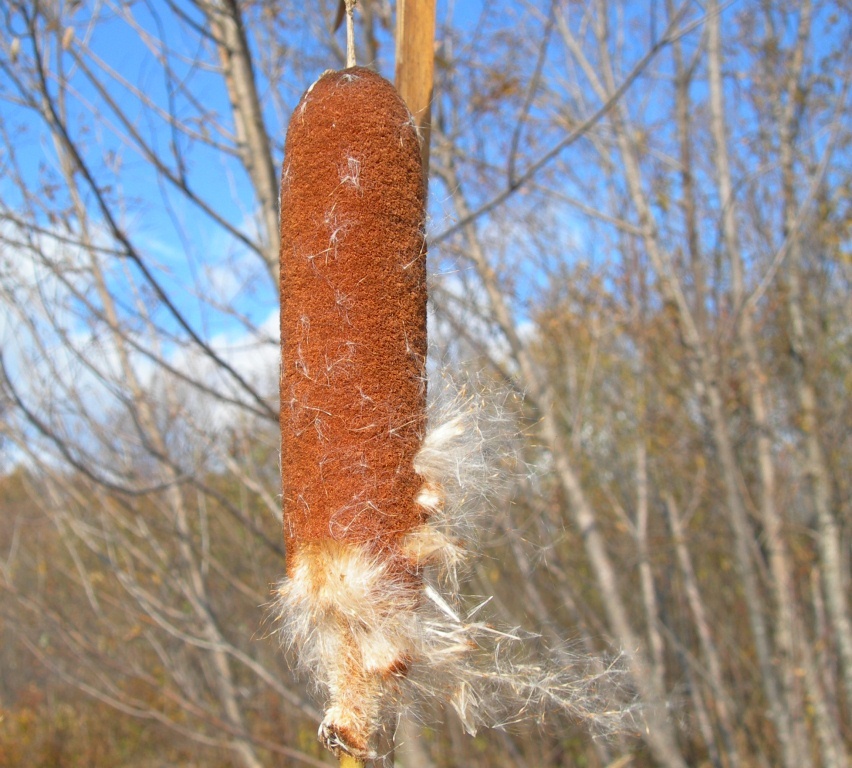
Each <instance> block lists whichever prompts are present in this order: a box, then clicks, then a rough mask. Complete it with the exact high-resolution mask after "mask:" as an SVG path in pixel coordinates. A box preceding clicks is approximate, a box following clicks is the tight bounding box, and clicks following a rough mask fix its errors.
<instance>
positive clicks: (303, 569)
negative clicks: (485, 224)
mask: <svg viewBox="0 0 852 768" xmlns="http://www.w3.org/2000/svg"><path fill="white" fill-rule="evenodd" d="M285 152H286V158H285V164H284V171H283V177H282V182H281V340H282V356H281V360H282V364H281V434H282V452H281V464H282V481H283V494H284V536H285V541H286V544H287V575H288V578H287V580H286V581H285V582H284V585H283V586H282V588H281V593H282V601H283V604H284V607H283V611H284V613H285V614H286V617H285V618H286V620H287V621H288V625H289V632H290V637H291V639H292V640H293V642H294V643H295V644H297V645H298V646H300V647H299V648H298V651H299V654H300V656H301V658H302V661H303V662H306V663H307V664H308V665H310V666H312V667H313V668H314V669H315V673H316V674H317V675H318V676H319V678H320V679H321V681H322V682H323V683H324V684H325V686H326V688H327V690H328V706H327V708H326V713H325V718H324V720H323V723H322V725H321V727H320V737H321V739H322V741H323V742H324V743H325V745H326V746H327V747H328V748H330V749H331V750H332V751H334V752H335V753H337V754H341V753H345V754H351V755H354V756H357V757H359V758H367V757H370V756H371V755H372V754H373V746H372V744H373V737H374V734H375V732H376V729H377V728H378V724H379V723H380V721H381V718H382V716H383V713H384V709H385V707H386V700H387V698H388V694H389V693H391V692H392V691H393V690H394V689H395V688H397V687H398V686H399V685H400V681H401V680H402V678H404V677H405V675H406V673H407V671H408V669H409V666H410V665H411V663H412V662H413V661H414V660H415V658H416V656H417V654H418V649H417V647H416V646H417V641H416V638H415V637H414V636H415V635H416V629H415V625H416V623H417V619H416V612H417V609H418V605H419V603H420V601H421V591H422V579H421V569H422V567H423V565H424V560H425V559H427V558H428V554H429V553H428V552H426V551H424V550H423V547H422V545H421V541H420V540H421V539H422V536H418V534H417V533H416V532H417V531H419V530H420V529H422V528H423V526H424V524H425V523H426V521H427V518H428V516H429V512H430V505H431V504H432V503H433V501H434V500H433V499H432V496H431V495H430V492H429V489H428V487H424V481H423V478H422V477H420V476H419V475H418V474H417V472H416V470H415V456H416V455H417V452H418V450H419V449H420V446H421V443H422V439H423V435H424V430H425V420H426V415H425V405H426V384H425V360H426V248H425V238H424V215H425V213H424V198H425V185H424V180H423V172H422V166H421V159H420V145H419V142H418V137H417V133H416V130H415V128H414V126H413V124H412V121H411V116H410V114H409V112H408V110H407V108H406V106H405V104H404V103H403V101H402V100H401V99H400V97H399V96H398V94H397V93H396V91H395V90H394V88H393V86H392V85H391V84H390V83H388V82H387V81H386V80H384V79H383V78H382V77H380V76H379V75H377V74H375V73H374V72H372V71H370V70H367V69H363V68H358V67H351V68H348V69H345V70H343V71H339V72H327V73H325V74H324V75H323V76H322V77H321V78H320V79H319V80H318V81H317V82H316V83H314V85H313V86H312V87H311V88H310V89H309V90H308V91H307V93H305V95H304V96H303V98H302V100H301V102H300V103H299V105H298V107H297V108H296V111H295V113H294V114H293V117H292V119H291V122H290V127H289V130H288V132H287V141H286V150H285Z"/></svg>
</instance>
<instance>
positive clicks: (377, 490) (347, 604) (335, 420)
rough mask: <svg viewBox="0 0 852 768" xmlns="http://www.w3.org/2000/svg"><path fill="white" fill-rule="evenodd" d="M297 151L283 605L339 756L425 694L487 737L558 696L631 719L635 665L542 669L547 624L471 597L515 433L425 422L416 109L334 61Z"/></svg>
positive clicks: (286, 283)
mask: <svg viewBox="0 0 852 768" xmlns="http://www.w3.org/2000/svg"><path fill="white" fill-rule="evenodd" d="M285 151H286V158H285V162H284V171H283V176H282V182H281V345H282V354H281V435H282V445H281V467H282V482H283V494H284V495H283V499H284V537H285V540H286V544H287V578H286V579H284V581H283V582H282V583H281V585H280V586H279V587H278V600H277V611H278V615H279V619H280V623H281V630H282V634H283V636H284V638H285V639H286V641H287V642H288V643H289V644H290V646H291V647H292V648H294V649H295V650H296V652H297V655H298V660H299V664H300V665H301V666H302V667H304V668H306V669H308V670H309V671H310V673H311V675H312V676H313V678H314V680H315V681H316V682H317V684H318V686H319V687H320V688H321V689H322V690H323V691H324V692H325V696H326V702H325V713H324V717H323V720H322V723H321V724H320V728H319V737H320V740H321V741H322V742H323V744H324V745H325V746H326V747H328V748H329V749H330V750H332V751H333V752H334V753H335V754H336V755H337V756H338V757H340V758H341V764H344V762H345V761H346V762H351V760H353V759H354V760H357V761H362V760H368V759H372V758H374V757H375V755H376V750H375V745H376V736H377V733H378V731H379V729H380V728H381V727H382V724H383V723H384V722H386V721H390V720H391V718H392V717H393V716H394V715H396V714H397V713H398V712H399V711H400V709H401V708H402V705H403V703H407V702H408V701H410V700H411V698H412V696H414V697H417V698H421V699H422V698H438V699H439V700H441V701H447V702H449V703H450V704H451V705H452V706H453V708H454V709H455V710H456V712H457V713H458V715H459V717H460V718H461V720H462V723H463V725H464V727H465V728H466V730H468V731H469V732H471V733H474V732H475V730H476V727H477V724H478V723H480V722H482V721H485V722H490V723H491V724H499V723H505V722H512V721H515V720H517V719H523V718H524V717H528V716H534V715H536V713H538V712H540V711H541V712H543V711H545V710H548V709H556V710H559V711H562V712H564V713H567V714H569V715H570V716H572V717H574V718H576V719H578V720H581V721H583V722H585V723H588V724H589V725H590V726H591V727H592V728H594V729H596V730H603V731H609V730H615V731H617V730H620V729H622V728H623V727H624V726H625V725H628V727H629V723H630V721H632V717H633V714H632V713H633V712H634V710H633V707H631V706H629V705H627V702H628V701H629V691H628V694H627V696H625V695H624V694H623V692H622V691H621V690H620V687H621V685H622V682H623V680H624V677H625V675H624V670H623V664H621V663H620V662H615V663H608V662H605V661H603V660H601V659H597V658H594V657H572V656H570V654H566V653H562V652H560V653H553V652H551V653H550V656H551V659H550V660H547V661H544V662H543V663H540V662H539V661H537V660H535V659H534V658H531V657H530V652H531V649H532V648H533V645H534V637H533V636H531V635H529V634H526V633H523V632H520V631H504V630H498V629H495V628H494V627H492V626H491V625H489V624H487V623H484V622H483V621H481V620H480V619H479V613H480V608H481V607H482V605H483V603H480V604H479V605H477V606H475V607H474V608H473V609H472V610H471V611H469V612H467V613H466V614H465V613H464V612H463V611H462V609H461V607H460V606H461V605H462V602H463V601H462V599H461V598H460V596H459V594H458V583H457V579H456V569H457V567H458V566H459V565H460V564H461V563H463V562H464V561H465V559H466V557H467V555H468V552H469V551H470V550H471V547H470V543H471V540H473V539H475V537H476V527H477V526H476V524H475V523H476V521H477V518H478V516H479V513H480V512H481V511H482V510H483V509H484V508H487V503H486V504H483V501H487V499H488V498H489V497H495V496H496V495H498V494H499V492H500V483H499V478H500V476H501V471H500V465H501V464H504V463H505V462H506V459H507V458H508V457H509V456H510V455H511V450H507V448H509V446H510V443H511V440H508V441H507V440H506V435H505V434H500V433H501V432H502V430H501V429H500V427H501V424H500V422H501V419H502V417H501V416H500V407H499V402H498V400H497V399H495V398H493V397H492V398H490V400H489V401H486V400H483V399H481V398H477V397H474V396H467V395H464V394H463V393H460V395H459V396H456V397H451V398H449V404H447V403H443V404H442V403H441V402H440V400H441V398H440V396H439V397H438V398H433V399H435V400H437V401H438V405H437V406H435V405H434V404H433V405H432V406H431V412H430V415H429V424H427V423H426V422H427V416H426V382H425V360H426V351H427V350H426V264H425V260H426V248H425V239H424V197H425V183H424V179H423V170H422V165H421V155H420V147H419V145H418V137H417V132H416V129H415V128H414V125H413V122H412V119H411V115H410V114H409V112H408V110H407V108H406V106H405V104H404V103H403V101H402V100H401V99H400V97H399V96H398V94H397V93H396V91H395V90H394V89H393V87H392V86H391V85H390V83H388V82H387V81H385V80H384V79H382V78H381V77H380V76H379V75H377V74H375V73H373V72H371V71H370V70H367V69H361V68H358V67H350V68H348V69H345V70H343V71H340V72H327V73H325V74H324V75H323V76H322V77H320V79H319V80H318V81H317V82H316V83H314V85H313V86H312V87H311V88H310V89H308V91H307V92H306V93H305V95H304V96H303V97H302V100H301V101H300V103H299V105H298V106H297V108H296V111H295V113H294V114H293V117H292V119H291V121H290V127H289V130H288V132H287V142H286V150H285ZM495 416H496V418H495ZM495 425H496V426H497V428H498V434H492V433H491V429H490V428H491V427H493V426H495ZM498 435H499V436H498ZM356 764H357V763H356Z"/></svg>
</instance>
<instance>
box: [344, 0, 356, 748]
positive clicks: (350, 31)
mask: <svg viewBox="0 0 852 768" xmlns="http://www.w3.org/2000/svg"><path fill="white" fill-rule="evenodd" d="M356 2H357V0H346V67H347V68H349V67H354V66H356V65H357V62H356V61H355V3H356ZM341 765H343V763H342V762H341Z"/></svg>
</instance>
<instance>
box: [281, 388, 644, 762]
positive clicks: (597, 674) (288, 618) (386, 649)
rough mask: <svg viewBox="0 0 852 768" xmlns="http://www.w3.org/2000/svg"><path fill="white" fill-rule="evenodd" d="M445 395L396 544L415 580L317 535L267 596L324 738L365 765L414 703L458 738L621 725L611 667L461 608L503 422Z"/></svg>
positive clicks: (365, 552)
mask: <svg viewBox="0 0 852 768" xmlns="http://www.w3.org/2000/svg"><path fill="white" fill-rule="evenodd" d="M443 399H444V401H445V402H444V403H443V404H442V405H437V406H436V405H434V404H433V405H432V406H431V408H432V412H431V413H430V416H431V418H430V423H429V428H428V431H427V434H426V436H425V437H424V440H423V444H422V447H421V449H420V451H419V452H418V454H417V456H416V458H415V469H416V471H417V472H418V474H419V475H420V476H421V477H422V478H423V486H422V488H421V490H420V492H419V494H418V495H417V497H416V503H417V504H418V505H419V506H420V507H422V508H423V510H424V513H425V517H426V521H425V523H424V524H423V525H421V526H419V527H417V528H415V529H414V530H412V531H410V532H409V533H408V534H406V535H405V536H404V537H403V538H402V541H401V542H400V543H399V545H398V548H397V550H395V551H396V554H397V556H402V557H403V558H405V559H406V560H407V561H409V562H410V563H411V564H412V566H413V567H414V568H416V570H417V572H418V574H419V576H420V580H417V579H401V578H400V577H399V576H395V575H394V574H396V573H398V570H394V569H393V568H391V567H390V566H389V562H388V560H387V559H386V558H387V555H386V554H385V555H383V554H381V553H376V552H374V551H371V550H370V549H369V548H368V547H367V546H366V545H358V544H352V543H343V542H338V541H334V540H325V541H321V542H313V543H310V544H308V545H303V546H302V547H301V548H300V551H298V552H297V553H295V556H294V558H293V562H292V564H291V570H290V573H291V575H290V577H289V578H288V579H286V580H285V581H284V582H283V583H282V584H281V585H280V587H279V589H278V601H277V602H278V606H277V607H278V616H279V619H280V624H281V632H282V635H283V637H284V638H285V640H286V641H287V642H288V643H289V644H290V645H291V646H294V647H296V648H297V649H298V655H299V663H300V665H301V666H303V667H305V668H307V669H308V670H310V671H311V673H312V675H313V677H314V679H315V680H316V681H317V682H318V683H319V684H320V685H321V686H322V687H323V688H324V689H325V691H326V694H327V706H326V714H325V717H324V720H323V724H322V725H321V727H320V732H321V735H322V738H323V740H324V743H326V745H327V746H330V747H331V748H332V749H336V748H338V747H339V748H340V749H341V750H342V751H349V752H351V753H352V754H355V756H356V757H361V758H362V759H372V758H374V757H375V752H374V750H373V748H372V746H369V745H370V744H372V743H373V736H374V735H375V734H376V733H377V732H378V730H379V729H380V728H382V727H383V723H384V722H386V721H387V719H388V718H389V717H391V716H392V715H393V714H394V713H396V712H398V711H399V709H400V708H401V707H403V706H408V705H410V704H411V703H412V702H415V701H417V700H421V701H424V702H426V701H440V702H446V703H449V704H450V705H451V706H452V708H453V709H454V710H455V711H456V712H457V713H458V716H459V718H460V719H461V721H462V723H463V725H464V728H465V730H466V731H468V732H469V733H475V732H476V728H477V725H479V724H483V723H484V724H487V725H491V726H496V725H505V724H509V723H512V722H516V721H517V720H519V719H525V718H529V717H534V716H537V715H538V714H540V713H541V712H542V711H546V710H553V709H557V710H561V711H562V712H564V713H566V714H568V715H570V716H571V717H573V718H575V719H576V720H578V721H582V722H584V723H586V724H587V725H589V726H590V727H591V728H592V729H593V730H596V731H598V732H600V733H607V732H614V731H619V730H626V729H629V728H630V724H631V722H632V717H633V715H634V714H635V713H634V710H633V709H632V707H631V706H630V705H629V704H627V703H625V702H627V701H628V698H629V696H628V695H626V691H628V690H629V685H625V683H626V681H627V680H628V677H627V673H626V665H625V664H624V663H623V662H622V660H620V659H616V660H615V661H605V660H603V659H600V658H597V657H592V656H588V655H571V654H569V653H567V652H565V651H557V652H554V651H552V650H551V651H550V658H548V659H546V660H545V661H541V660H538V659H536V658H535V655H534V653H533V652H532V651H531V649H532V648H533V647H534V646H536V645H537V644H538V637H537V636H536V635H532V634H529V633H523V632H521V631H501V630H499V629H495V628H494V627H492V626H491V625H489V624H487V623H485V622H484V621H482V620H480V619H479V618H478V615H479V613H480V612H481V609H482V608H483V606H484V605H485V604H486V603H487V602H488V600H485V601H480V602H479V603H477V604H476V605H475V606H474V607H472V608H470V609H469V610H465V609H464V607H463V605H464V604H465V600H464V599H463V597H462V595H460V594H459V586H458V571H459V569H460V568H462V567H463V565H464V563H465V562H466V561H467V559H468V558H469V556H470V553H471V551H473V550H474V549H475V547H474V546H473V544H474V541H475V538H476V534H477V531H478V530H479V528H480V526H479V524H478V523H479V518H480V517H481V516H482V515H483V512H484V511H485V510H487V509H488V508H489V506H490V505H493V504H494V503H495V502H496V498H495V496H496V495H497V494H499V493H500V492H501V491H502V490H503V488H504V481H503V480H502V479H501V475H502V474H505V469H506V465H509V464H511V459H512V456H511V453H512V450H511V445H512V442H513V435H511V434H508V435H507V433H506V432H505V431H504V432H501V429H505V427H506V426H507V425H509V426H511V422H510V421H509V419H508V417H507V416H506V415H505V414H504V413H502V412H500V411H498V410H496V409H495V408H494V407H493V402H494V401H493V400H491V401H490V402H489V404H488V405H486V404H485V402H484V401H483V400H477V399H476V398H474V397H470V396H467V395H465V394H464V392H463V391H462V393H461V394H460V395H457V396H455V397H450V398H447V397H444V398H443ZM528 659H529V660H528ZM391 719H392V718H391ZM347 731H352V732H357V733H360V734H362V735H364V739H363V740H362V744H361V746H360V747H358V748H352V745H351V744H350V745H348V746H344V747H341V746H340V744H341V743H342V742H341V737H340V734H341V733H344V732H347ZM335 745H337V746H335ZM359 750H360V751H359Z"/></svg>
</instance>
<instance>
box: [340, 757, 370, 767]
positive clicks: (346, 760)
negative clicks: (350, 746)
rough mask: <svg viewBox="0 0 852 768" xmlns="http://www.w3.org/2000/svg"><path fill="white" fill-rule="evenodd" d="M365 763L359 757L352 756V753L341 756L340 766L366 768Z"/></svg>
mask: <svg viewBox="0 0 852 768" xmlns="http://www.w3.org/2000/svg"><path fill="white" fill-rule="evenodd" d="M365 765H366V763H364V762H363V761H361V760H359V759H358V758H357V757H352V755H341V756H340V768H364V766H365Z"/></svg>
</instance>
